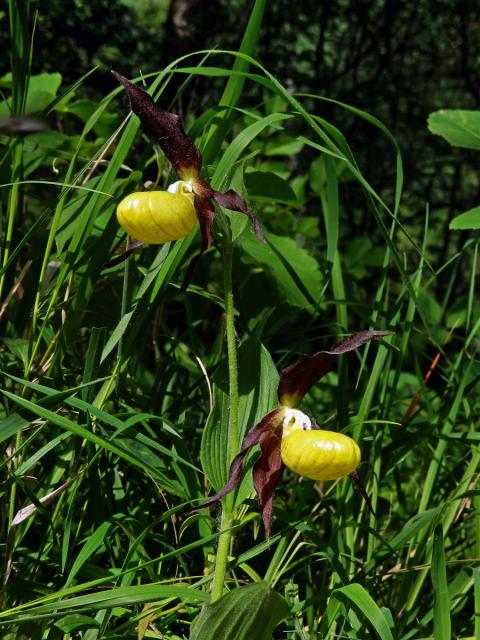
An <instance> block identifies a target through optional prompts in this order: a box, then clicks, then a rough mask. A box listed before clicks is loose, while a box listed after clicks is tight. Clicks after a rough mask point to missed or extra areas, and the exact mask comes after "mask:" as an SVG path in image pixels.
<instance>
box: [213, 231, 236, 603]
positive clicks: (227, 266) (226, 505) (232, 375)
mask: <svg viewBox="0 0 480 640" xmlns="http://www.w3.org/2000/svg"><path fill="white" fill-rule="evenodd" d="M232 259H233V246H232V243H231V242H230V239H229V237H228V236H227V237H226V238H225V243H224V293H225V323H226V334H227V358H228V378H229V394H230V410H229V419H228V453H229V462H231V461H232V460H233V458H234V457H235V456H236V455H237V453H238V448H239V433H238V370H237V344H236V339H235V318H234V313H235V307H234V299H233V289H232ZM232 508H233V504H232V496H227V497H226V498H225V499H224V501H223V503H222V520H221V525H220V536H219V538H218V547H217V554H216V558H215V575H214V577H213V583H212V602H215V600H218V599H219V598H221V596H222V594H223V586H224V582H225V574H226V572H227V562H228V553H229V549H230V543H231V541H232V531H231V527H232V525H233V521H234V514H233V513H232Z"/></svg>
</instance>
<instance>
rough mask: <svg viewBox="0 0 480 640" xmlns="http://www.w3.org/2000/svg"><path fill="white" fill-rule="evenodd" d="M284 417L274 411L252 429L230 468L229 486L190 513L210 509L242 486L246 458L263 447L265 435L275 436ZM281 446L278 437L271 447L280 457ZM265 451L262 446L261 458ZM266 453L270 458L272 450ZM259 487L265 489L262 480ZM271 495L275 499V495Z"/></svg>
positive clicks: (267, 450)
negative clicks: (256, 449) (256, 445)
mask: <svg viewBox="0 0 480 640" xmlns="http://www.w3.org/2000/svg"><path fill="white" fill-rule="evenodd" d="M282 417H283V409H274V410H273V411H270V413H267V415H266V416H265V417H264V418H263V420H261V421H260V422H259V423H258V424H257V425H255V426H254V427H253V428H252V429H250V431H249V432H248V434H247V436H246V438H245V440H244V441H243V443H242V449H241V451H240V453H239V454H238V455H237V456H235V458H234V459H233V461H232V464H231V466H230V475H229V478H228V482H227V484H226V485H225V486H224V487H222V488H221V489H220V491H218V492H217V493H216V494H215V495H214V496H211V497H210V498H208V500H206V501H205V502H203V503H202V504H201V505H199V506H198V507H195V509H192V510H191V511H190V512H189V513H192V512H194V511H197V510H198V509H203V507H208V506H209V505H211V504H215V503H216V502H218V501H219V500H221V499H222V498H223V497H224V496H226V495H227V493H230V492H231V491H233V490H234V489H236V488H237V487H238V485H239V484H240V480H241V479H242V465H243V461H244V459H245V456H246V455H247V453H248V452H249V451H250V449H251V448H252V447H253V446H254V445H255V444H258V443H260V444H261V445H262V443H263V441H264V436H265V435H267V434H270V433H272V434H273V433H275V432H276V431H277V430H278V427H279V425H280V424H281V421H282ZM279 445H280V438H278V437H277V438H275V442H274V441H273V440H272V443H271V447H273V446H275V447H276V448H277V449H278V455H279V456H280V447H279ZM263 451H264V447H263V446H262V456H261V458H262V457H263ZM265 451H266V454H268V456H270V455H271V454H270V448H265ZM280 463H281V461H280ZM264 467H265V469H267V464H266V463H265V465H264ZM279 479H280V478H278V479H277V482H278V480H279ZM258 486H259V487H260V488H261V489H263V481H262V479H260V480H259V485H258ZM255 488H256V490H257V494H258V496H259V499H260V504H261V505H262V501H261V497H260V495H261V494H260V493H259V490H258V489H257V485H255ZM267 493H268V491H267ZM271 495H272V498H273V493H272V494H271ZM270 512H271V504H270Z"/></svg>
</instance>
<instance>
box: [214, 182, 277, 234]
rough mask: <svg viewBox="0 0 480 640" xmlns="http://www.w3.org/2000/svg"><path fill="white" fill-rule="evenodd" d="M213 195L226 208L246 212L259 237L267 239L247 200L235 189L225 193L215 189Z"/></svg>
mask: <svg viewBox="0 0 480 640" xmlns="http://www.w3.org/2000/svg"><path fill="white" fill-rule="evenodd" d="M213 197H214V198H215V200H216V201H217V202H218V204H219V205H221V206H222V207H225V209H230V211H238V212H239V213H244V214H245V215H246V216H247V217H248V218H249V220H250V222H251V223H252V226H253V229H254V231H255V234H256V236H257V238H259V239H260V240H262V241H263V242H264V241H265V236H264V235H263V233H262V229H261V228H260V223H259V221H258V220H257V218H256V217H255V216H254V215H253V213H252V212H251V211H250V209H249V208H248V206H247V203H246V202H245V200H244V199H243V198H242V197H241V196H240V195H238V193H237V192H236V191H233V189H230V190H229V191H225V193H222V192H221V191H215V192H214V196H213Z"/></svg>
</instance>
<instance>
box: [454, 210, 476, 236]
mask: <svg viewBox="0 0 480 640" xmlns="http://www.w3.org/2000/svg"><path fill="white" fill-rule="evenodd" d="M450 229H452V231H457V230H460V229H480V207H474V208H473V209H469V210H468V211H465V213H460V214H459V215H458V216H455V218H453V220H452V221H451V222H450Z"/></svg>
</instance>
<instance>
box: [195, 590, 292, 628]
mask: <svg viewBox="0 0 480 640" xmlns="http://www.w3.org/2000/svg"><path fill="white" fill-rule="evenodd" d="M288 614H289V609H288V605H287V603H286V601H285V600H284V598H283V597H282V596H281V595H280V594H279V593H276V592H275V591H274V590H273V589H272V588H271V586H270V585H269V584H268V583H266V582H257V583H255V584H249V585H246V586H244V587H237V588H236V589H234V590H232V591H230V593H227V594H226V595H225V596H223V598H220V600H218V601H217V602H214V603H213V604H209V605H206V606H204V607H203V609H202V610H201V612H200V613H199V615H198V616H197V617H196V618H195V620H194V622H193V624H192V626H191V631H190V640H230V639H231V638H235V640H252V638H255V640H272V633H273V630H274V629H275V627H276V626H277V625H278V623H279V622H281V621H282V620H283V619H284V618H286V617H287V616H288Z"/></svg>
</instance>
